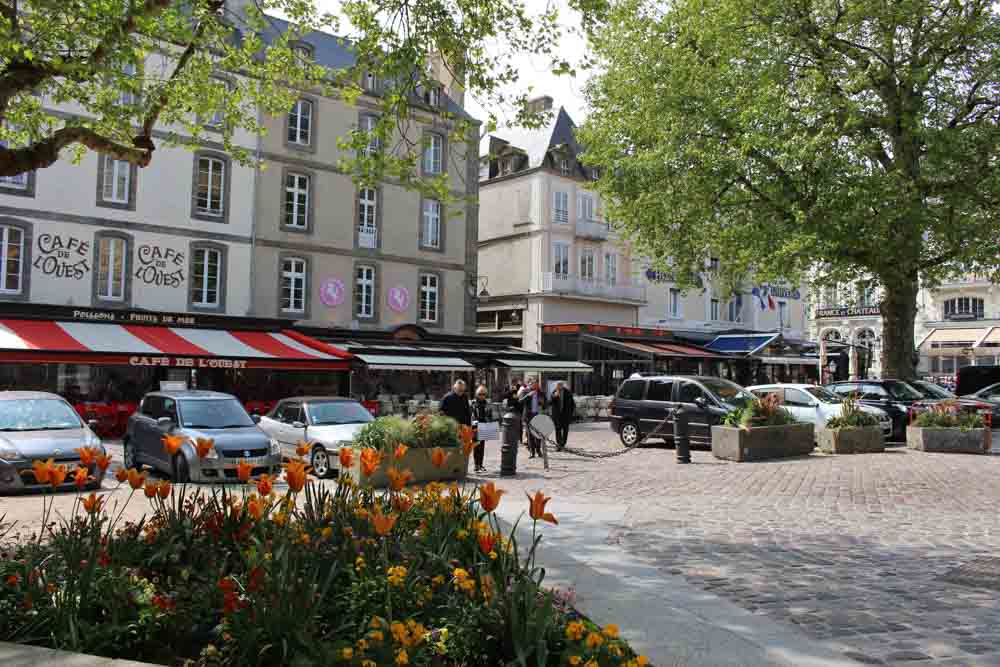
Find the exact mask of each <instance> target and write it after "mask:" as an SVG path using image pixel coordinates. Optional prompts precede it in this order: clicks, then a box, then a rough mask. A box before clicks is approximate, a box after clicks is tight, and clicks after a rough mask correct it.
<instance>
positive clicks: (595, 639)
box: [587, 632, 604, 648]
mask: <svg viewBox="0 0 1000 667" xmlns="http://www.w3.org/2000/svg"><path fill="white" fill-rule="evenodd" d="M603 643H604V637H602V636H601V635H599V634H597V633H596V632H591V633H590V634H589V635H587V648H597V647H598V646H600V645H601V644H603Z"/></svg>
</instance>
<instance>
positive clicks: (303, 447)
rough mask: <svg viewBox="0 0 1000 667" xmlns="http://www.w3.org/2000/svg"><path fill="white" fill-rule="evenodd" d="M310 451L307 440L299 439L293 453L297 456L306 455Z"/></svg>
mask: <svg viewBox="0 0 1000 667" xmlns="http://www.w3.org/2000/svg"><path fill="white" fill-rule="evenodd" d="M310 451H312V447H311V446H310V445H309V443H308V442H305V441H301V442H299V444H298V445H296V446H295V453H296V454H298V455H299V456H306V455H307V454H308V453H309V452H310Z"/></svg>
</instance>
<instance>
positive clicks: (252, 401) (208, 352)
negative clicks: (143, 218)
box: [0, 304, 351, 434]
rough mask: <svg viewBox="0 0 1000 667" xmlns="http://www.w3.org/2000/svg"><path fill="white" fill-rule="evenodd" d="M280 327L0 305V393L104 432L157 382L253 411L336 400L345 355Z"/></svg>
mask: <svg viewBox="0 0 1000 667" xmlns="http://www.w3.org/2000/svg"><path fill="white" fill-rule="evenodd" d="M287 325H288V323H287V322H283V321H278V320H261V319H252V318H235V317H219V316H202V315H196V314H189V313H184V314H171V313H154V312H146V311H134V310H96V309H90V308H87V309H81V308H72V307H53V306H33V305H30V304H0V389H3V390H13V389H20V390H39V391H50V392H54V393H58V394H60V395H62V396H63V397H65V398H66V399H67V400H69V401H70V403H72V404H73V405H75V406H78V410H80V411H81V414H83V413H87V414H88V416H94V417H96V418H98V419H99V421H101V422H102V430H104V431H106V432H109V431H119V430H120V429H121V427H122V420H123V419H124V418H127V415H128V414H131V412H132V411H134V410H135V408H136V406H137V404H138V401H139V400H140V399H141V397H142V396H143V394H145V393H146V392H149V391H152V390H156V389H159V388H160V386H161V383H163V382H171V383H183V384H184V385H186V386H187V387H189V388H192V389H194V388H198V389H212V390H217V391H224V392H227V393H231V394H234V395H236V396H237V397H238V398H239V399H240V400H241V401H242V402H244V403H245V404H246V405H247V406H248V408H250V409H254V410H256V411H263V410H264V409H266V408H267V406H269V405H270V404H272V403H273V402H274V401H276V400H278V399H279V398H282V397H284V396H287V395H294V394H300V393H324V394H326V393H329V394H338V393H342V392H343V391H345V390H346V386H347V381H348V371H349V365H350V358H351V355H350V354H349V353H348V352H346V351H344V350H342V349H339V348H336V347H334V346H331V345H328V344H325V343H322V342H320V341H317V340H315V339H312V338H310V337H309V336H306V335H303V334H302V333H300V332H298V331H294V330H291V329H289V328H288V326H287ZM104 422H108V423H104ZM112 434H113V433H112Z"/></svg>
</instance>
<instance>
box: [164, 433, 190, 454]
mask: <svg viewBox="0 0 1000 667" xmlns="http://www.w3.org/2000/svg"><path fill="white" fill-rule="evenodd" d="M185 440H186V438H185V437H184V436H183V435H165V436H163V449H164V450H165V451H166V452H167V455H169V456H176V454H177V452H179V451H181V445H183V444H184V441H185Z"/></svg>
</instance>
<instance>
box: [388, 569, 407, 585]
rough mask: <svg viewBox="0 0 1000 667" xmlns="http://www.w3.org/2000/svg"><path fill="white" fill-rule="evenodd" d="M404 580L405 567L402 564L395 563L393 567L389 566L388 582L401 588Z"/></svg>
mask: <svg viewBox="0 0 1000 667" xmlns="http://www.w3.org/2000/svg"><path fill="white" fill-rule="evenodd" d="M405 580H406V568H405V567H403V566H402V565H396V566H395V567H390V568H389V584H390V585H392V586H395V587H397V588H402V586H403V582H404V581H405Z"/></svg>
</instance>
